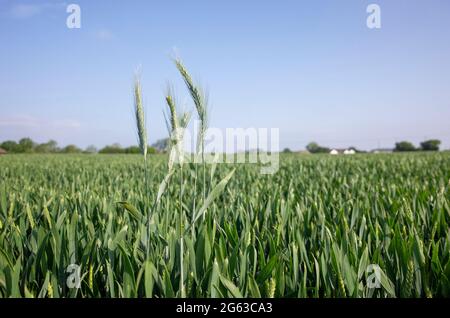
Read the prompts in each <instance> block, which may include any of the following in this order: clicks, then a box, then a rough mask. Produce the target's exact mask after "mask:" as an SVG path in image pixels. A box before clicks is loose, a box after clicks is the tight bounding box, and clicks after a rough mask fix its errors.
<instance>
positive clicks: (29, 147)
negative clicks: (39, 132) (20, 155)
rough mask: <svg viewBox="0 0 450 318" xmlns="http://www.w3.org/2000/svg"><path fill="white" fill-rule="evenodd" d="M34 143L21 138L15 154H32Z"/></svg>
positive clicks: (28, 139)
mask: <svg viewBox="0 0 450 318" xmlns="http://www.w3.org/2000/svg"><path fill="white" fill-rule="evenodd" d="M33 148H34V142H33V140H31V139H30V138H22V139H20V140H19V145H18V151H17V152H26V153H29V152H33Z"/></svg>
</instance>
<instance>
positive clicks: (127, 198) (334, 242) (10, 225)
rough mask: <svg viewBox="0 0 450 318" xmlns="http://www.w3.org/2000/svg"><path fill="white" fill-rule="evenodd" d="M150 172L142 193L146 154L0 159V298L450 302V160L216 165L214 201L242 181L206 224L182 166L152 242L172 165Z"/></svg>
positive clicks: (314, 159) (439, 156)
mask: <svg viewBox="0 0 450 318" xmlns="http://www.w3.org/2000/svg"><path fill="white" fill-rule="evenodd" d="M147 161H148V169H149V171H148V173H149V175H152V176H153V178H152V179H151V180H149V190H148V191H147V190H145V187H144V178H143V176H144V170H143V169H142V157H141V156H132V155H130V156H125V155H113V156H87V155H81V154H80V155H70V156H61V155H33V156H20V155H8V156H1V157H0V167H1V169H0V180H1V182H0V297H10V296H18V297H25V296H27V297H31V296H33V297H38V296H39V297H51V296H53V297H171V296H173V297H181V296H182V290H181V287H183V288H184V295H185V296H186V297H222V296H223V297H240V296H243V297H270V296H273V297H343V296H346V297H394V296H395V297H430V296H432V297H450V248H449V246H450V232H449V230H448V229H449V228H450V199H449V198H450V185H449V183H448V180H449V179H450V170H449V167H450V153H446V152H441V153H426V154H425V153H405V154H398V155H389V154H380V155H377V156H374V155H369V154H367V155H366V154H361V155H359V156H342V157H333V156H320V155H317V156H292V155H286V156H284V155H281V162H280V170H279V171H278V173H277V174H275V175H261V174H260V173H259V167H258V166H257V165H248V164H246V165H244V164H242V165H228V164H218V165H217V167H216V170H215V173H214V174H213V175H212V176H211V179H210V178H207V187H208V189H212V190H211V192H212V191H214V189H215V188H216V185H219V184H221V185H223V184H224V182H222V183H221V180H223V179H224V178H225V177H227V176H228V175H229V174H230V173H231V171H232V170H233V168H236V171H235V172H234V174H233V176H232V177H231V178H228V179H226V180H227V184H226V187H224V188H223V191H222V192H220V193H218V192H217V191H216V192H215V193H217V194H218V195H217V196H216V195H214V199H212V200H208V206H207V212H206V213H203V212H202V211H203V210H202V209H203V201H202V191H201V186H202V184H201V182H200V183H199V184H198V185H199V187H200V188H199V189H198V190H199V191H197V192H194V191H193V184H194V179H195V174H194V173H192V169H193V168H192V167H191V165H185V167H184V168H183V169H184V172H185V173H184V175H183V176H184V177H183V180H182V183H180V182H169V183H168V184H167V185H166V187H165V190H164V191H163V194H162V195H161V199H160V200H159V203H158V204H157V205H156V206H155V208H154V209H153V211H152V215H151V219H150V223H149V229H150V231H149V232H150V240H147V218H146V217H144V216H146V213H147V209H148V203H147V202H148V201H149V200H150V201H151V202H153V201H154V199H155V197H156V195H157V192H158V189H159V186H160V182H161V181H162V180H163V179H164V177H165V176H166V173H167V156H166V155H155V156H150V157H148V158H147ZM175 175H177V174H175ZM175 180H176V179H175V178H174V179H172V181H175ZM220 187H221V188H222V186H220ZM243 189H245V191H243ZM180 191H183V192H184V193H186V194H185V195H184V196H183V199H182V201H181V202H182V205H180V201H179V200H178V199H177V198H178V195H179V193H180ZM211 192H209V193H211ZM187 194H189V195H187ZM194 201H196V202H197V205H196V207H197V208H196V210H193V203H194ZM115 202H121V203H120V204H115ZM180 208H182V211H183V213H184V217H183V218H180V217H179V213H180ZM195 211H197V213H194V212H195ZM197 216H198V218H197V222H196V223H193V220H194V218H196V217H197ZM182 220H184V221H183V222H182ZM191 224H192V226H190V225H191ZM189 226H190V227H189ZM182 228H184V229H185V231H184V235H183V236H182V237H183V248H181V247H180V243H181V241H180V235H179V233H180V232H179V229H182ZM148 242H149V243H148ZM147 244H149V245H147ZM147 247H148V248H149V255H148V258H147V257H146V251H147ZM180 251H182V256H183V257H182V260H183V262H180V255H181V254H180ZM70 264H78V265H80V266H81V268H80V270H81V278H82V279H81V286H80V289H78V290H77V289H70V288H68V287H67V285H66V281H67V277H68V273H67V272H66V269H67V267H68V266H69V265H70ZM369 264H377V265H378V266H379V267H380V269H381V272H380V279H381V281H380V288H375V289H371V288H369V287H368V286H367V281H368V280H369V279H370V278H369V274H370V273H368V272H367V266H368V265H369ZM182 273H183V276H182ZM181 277H183V279H182V280H181ZM180 281H182V282H183V284H180Z"/></svg>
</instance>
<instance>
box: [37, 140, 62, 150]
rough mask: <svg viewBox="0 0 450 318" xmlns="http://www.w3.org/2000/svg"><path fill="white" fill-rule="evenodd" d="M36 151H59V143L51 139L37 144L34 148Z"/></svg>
mask: <svg viewBox="0 0 450 318" xmlns="http://www.w3.org/2000/svg"><path fill="white" fill-rule="evenodd" d="M34 151H35V152H39V153H52V152H57V151H58V143H57V142H56V141H54V140H49V141H48V142H45V143H42V144H39V145H37V146H36V147H35V148H34Z"/></svg>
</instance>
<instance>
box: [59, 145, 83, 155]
mask: <svg viewBox="0 0 450 318" xmlns="http://www.w3.org/2000/svg"><path fill="white" fill-rule="evenodd" d="M61 152H62V153H80V152H81V149H80V148H78V147H77V146H75V145H67V146H65V147H64V148H63V149H62V150H61Z"/></svg>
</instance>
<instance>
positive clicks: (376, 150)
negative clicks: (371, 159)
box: [371, 148, 394, 153]
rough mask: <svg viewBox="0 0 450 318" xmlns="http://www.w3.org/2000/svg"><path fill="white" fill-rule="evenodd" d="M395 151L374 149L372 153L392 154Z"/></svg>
mask: <svg viewBox="0 0 450 318" xmlns="http://www.w3.org/2000/svg"><path fill="white" fill-rule="evenodd" d="M393 151H394V150H393V149H389V148H378V149H374V150H372V151H371V152H372V153H391V152H393Z"/></svg>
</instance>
